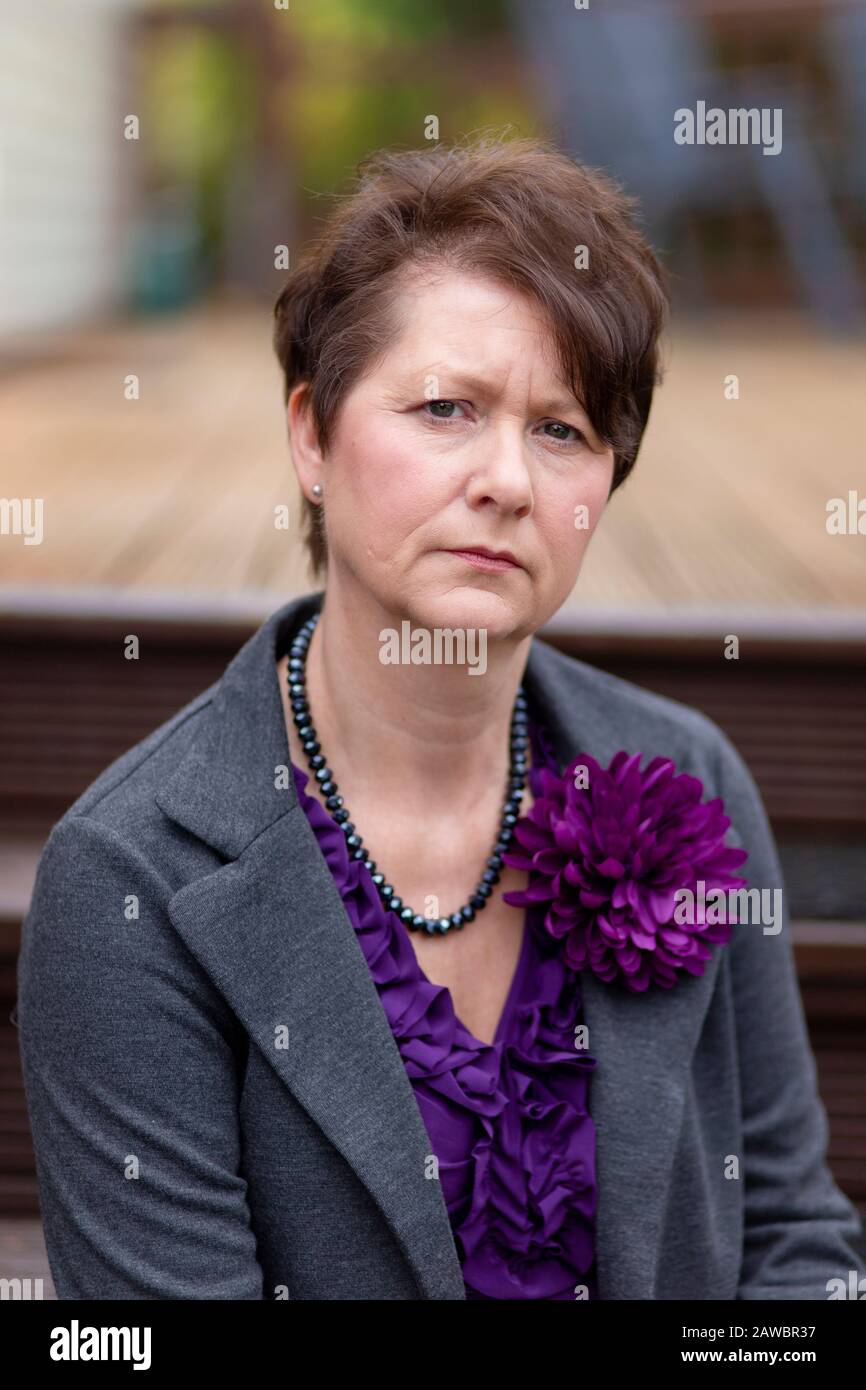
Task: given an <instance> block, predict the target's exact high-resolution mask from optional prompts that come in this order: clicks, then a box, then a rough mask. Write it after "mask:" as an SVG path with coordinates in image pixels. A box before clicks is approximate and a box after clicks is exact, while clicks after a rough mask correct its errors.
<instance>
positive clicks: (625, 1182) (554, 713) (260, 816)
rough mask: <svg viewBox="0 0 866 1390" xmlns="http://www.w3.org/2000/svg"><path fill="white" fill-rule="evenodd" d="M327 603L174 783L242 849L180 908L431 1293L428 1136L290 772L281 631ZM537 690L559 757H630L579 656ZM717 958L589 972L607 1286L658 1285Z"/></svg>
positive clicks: (247, 675) (214, 840) (261, 673)
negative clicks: (613, 975)
mask: <svg viewBox="0 0 866 1390" xmlns="http://www.w3.org/2000/svg"><path fill="white" fill-rule="evenodd" d="M321 600H322V593H321V591H319V592H317V593H314V594H308V595H305V596H304V597H303V598H301V599H298V600H295V601H294V602H292V603H290V604H287V605H286V606H285V607H284V608H282V609H279V610H278V611H277V612H276V613H274V614H273V615H272V616H271V617H270V618H269V619H268V620H267V622H265V623H264V624H263V626H262V627H261V628H259V630H258V632H256V633H255V634H254V636H253V637H252V638H250V640H249V641H248V642H247V643H246V645H245V646H244V647H243V648H242V649H241V651H240V652H239V653H238V655H237V656H236V657H235V659H234V661H233V662H232V663H231V664H230V666H229V667H228V668H227V670H226V673H225V675H224V677H223V678H222V680H221V681H220V682H219V684H218V685H217V686H216V687H214V695H213V700H212V704H211V707H210V709H209V711H208V713H207V715H206V717H205V721H204V723H203V725H202V729H201V733H200V735H199V736H198V737H197V739H196V742H195V743H194V745H193V746H192V747H191V748H190V750H189V752H188V753H187V755H186V757H185V758H184V759H183V760H182V761H181V763H180V765H179V766H178V768H177V770H176V771H175V773H174V774H173V776H172V777H171V778H170V779H169V780H168V781H167V782H166V783H165V784H164V785H163V787H162V788H161V790H160V791H159V793H158V794H157V797H156V799H157V802H158V804H159V805H160V807H161V808H162V810H163V811H164V812H165V813H166V814H167V815H168V816H170V817H171V818H172V819H173V820H174V821H176V822H177V823H178V824H180V825H182V826H184V827H185V828H186V829H188V830H190V831H192V832H193V833H194V834H195V835H197V836H198V837H199V838H200V839H202V840H204V841H205V842H206V843H208V844H209V845H211V846H212V847H214V848H215V849H217V850H218V851H219V852H220V854H221V855H222V856H223V857H225V858H226V859H227V861H228V862H226V863H225V864H224V865H222V866H221V867H220V868H218V869H216V870H215V871H214V872H213V873H211V874H208V875H207V876H206V877H204V878H201V879H197V880H195V881H194V882H192V883H190V884H188V885H187V886H186V887H184V888H182V889H180V891H179V892H177V893H176V894H175V895H174V897H173V898H172V899H171V901H170V903H169V908H168V910H169V915H170V917H171V920H172V922H173V923H174V925H175V927H176V929H177V931H178V932H179V933H180V935H181V936H182V938H183V940H184V941H185V942H186V944H187V946H188V948H189V949H190V951H192V953H193V954H194V955H195V956H196V958H197V959H198V960H199V961H200V963H201V964H202V966H203V967H204V969H205V970H206V971H207V973H208V975H209V977H210V978H211V980H212V981H213V982H214V984H215V985H216V986H217V988H218V989H220V991H221V992H222V993H223V995H224V996H225V998H226V999H227V1000H228V1002H229V1004H230V1006H231V1008H232V1009H233V1011H234V1012H235V1014H236V1015H237V1017H238V1018H239V1019H240V1020H241V1022H242V1023H243V1025H244V1027H245V1028H246V1029H247V1031H248V1032H249V1034H250V1037H251V1038H252V1039H253V1040H254V1041H255V1043H256V1044H257V1046H258V1047H259V1048H260V1049H261V1052H262V1054H263V1055H264V1056H265V1057H266V1058H267V1060H268V1062H269V1063H270V1064H271V1066H272V1067H273V1068H274V1070H275V1072H276V1073H277V1075H278V1076H279V1078H280V1079H281V1081H282V1082H284V1084H285V1085H286V1087H287V1088H288V1089H289V1090H290V1091H291V1093H292V1094H293V1095H294V1096H295V1097H296V1099H297V1100H298V1101H299V1102H300V1104H301V1105H302V1106H303V1107H304V1109H305V1110H306V1111H307V1112H308V1114H309V1115H310V1116H311V1118H312V1119H313V1120H314V1121H315V1122H316V1123H317V1124H318V1125H319V1127H320V1128H321V1130H322V1132H323V1133H324V1134H325V1135H326V1136H327V1138H328V1139H329V1140H330V1142H331V1143H332V1144H333V1145H334V1146H335V1148H336V1149H337V1150H338V1151H339V1152H340V1153H341V1154H342V1155H343V1157H344V1158H345V1160H346V1161H347V1163H349V1164H350V1165H351V1166H352V1168H353V1169H354V1171H355V1172H356V1173H357V1175H358V1177H359V1178H360V1179H361V1181H362V1182H363V1183H364V1184H365V1186H366V1187H367V1189H368V1191H369V1192H370V1194H371V1196H372V1197H373V1199H374V1201H375V1202H376V1203H377V1205H378V1207H379V1209H380V1210H381V1212H382V1214H383V1216H384V1218H385V1219H386V1221H387V1222H388V1224H389V1226H390V1228H391V1230H392V1231H393V1233H394V1236H395V1238H396V1240H397V1242H398V1244H399V1245H400V1248H401V1249H402V1251H403V1254H404V1256H405V1258H406V1260H407V1261H408V1263H409V1265H410V1267H411V1268H412V1270H413V1273H414V1275H415V1278H416V1280H417V1283H418V1286H419V1288H420V1290H421V1291H422V1293H423V1295H424V1296H425V1297H427V1298H445V1299H462V1298H464V1297H465V1293H464V1286H463V1279H462V1274H461V1270H460V1263H459V1259H458V1255H457V1249H456V1246H455V1244H454V1239H453V1235H452V1232H451V1226H450V1222H449V1218H448V1213H447V1209H446V1207H445V1203H444V1199H443V1197H442V1192H441V1188H440V1186H439V1184H438V1183H436V1182H432V1181H429V1180H428V1179H426V1178H425V1177H424V1171H425V1158H426V1156H427V1154H428V1152H429V1148H430V1140H429V1137H428V1135H427V1132H426V1129H425V1127H424V1124H423V1121H422V1119H421V1114H420V1111H419V1109H418V1106H417V1102H416V1101H415V1097H414V1093H413V1091H412V1086H411V1083H410V1082H409V1079H408V1077H407V1075H406V1071H405V1068H404V1066H403V1062H402V1059H401V1057H400V1052H399V1049H398V1047H397V1044H396V1042H395V1040H394V1037H393V1035H392V1033H391V1029H390V1026H389V1024H388V1021H387V1018H386V1015H385V1012H384V1010H383V1009H382V1006H381V1002H380V1000H379V996H378V993H377V991H376V987H375V984H374V982H373V979H372V976H371V974H370V971H369V968H368V966H367V963H366V960H365V959H364V956H363V952H362V951H361V948H360V945H359V943H358V940H357V937H356V935H355V932H354V930H353V928H352V924H351V921H350V920H349V917H348V915H347V913H346V912H345V909H344V907H343V904H342V900H341V898H340V895H339V892H338V890H337V888H336V885H335V884H334V882H333V879H332V878H331V875H330V872H329V870H328V868H327V865H326V863H325V861H324V859H323V857H322V855H321V854H320V852H319V849H318V844H317V842H316V838H315V835H314V834H313V831H312V830H311V828H310V826H309V823H308V821H307V818H306V816H305V814H304V812H303V811H302V809H301V807H300V805H299V803H298V800H297V796H296V795H295V790H294V783H293V780H292V779H291V778H288V785H287V786H286V787H285V788H281V789H278V788H277V786H275V779H276V773H277V770H278V769H279V768H280V767H287V766H288V762H289V751H288V741H287V738H286V732H285V725H284V720H283V712H282V705H281V701H280V694H279V689H278V685H277V678H276V672H275V670H274V660H275V656H276V640H277V636H278V634H279V632H280V631H281V630H282V629H286V630H292V631H293V630H294V629H295V628H296V627H297V626H298V625H299V624H300V623H302V622H303V621H304V620H305V619H306V618H307V617H308V616H309V615H310V614H311V613H312V612H314V611H316V610H317V609H318V607H319V606H320V604H321ZM525 684H526V687H527V689H528V690H529V692H530V693H531V695H532V696H533V697H534V699H535V700H536V702H537V704H538V706H539V709H540V713H541V714H542V716H543V717H544V719H545V722H546V724H547V727H548V728H549V730H550V733H551V736H552V738H553V742H554V746H555V749H556V752H557V756H558V758H559V760H560V770H562V768H563V767H564V766H565V765H566V763H568V762H569V761H570V760H571V759H572V758H573V757H575V756H576V755H577V754H578V753H580V752H588V753H592V754H593V756H595V757H597V758H598V759H599V760H600V761H604V762H606V761H608V760H609V758H610V757H611V756H612V755H613V753H614V752H616V750H617V747H618V746H619V744H618V742H617V740H616V730H615V728H614V727H613V725H612V720H611V717H610V715H609V713H607V711H606V710H605V708H604V707H603V706H598V707H595V708H593V707H591V705H590V703H589V701H588V700H586V699H585V698H584V696H585V694H586V692H585V690H584V689H583V682H582V680H581V676H580V668H579V667H575V666H574V665H573V664H572V663H571V662H570V661H568V660H566V659H565V658H563V657H562V656H561V655H560V654H559V653H558V652H556V651H554V650H553V649H552V648H550V647H549V646H547V645H545V644H543V643H541V642H538V641H534V642H533V643H532V644H531V647H530V654H529V659H528V662H527V667H526V673H525ZM644 751H646V752H650V751H662V750H644ZM717 968H718V953H716V954H715V955H714V958H713V961H712V962H711V964H710V965H709V966H708V968H707V970H706V972H705V974H704V975H703V976H700V977H697V978H691V977H689V978H688V979H686V980H683V981H682V982H681V983H679V984H678V985H677V987H676V988H675V989H673V990H671V991H658V990H657V991H648V992H647V993H646V994H645V995H643V996H640V995H637V996H632V995H627V994H626V993H625V992H623V991H621V990H619V989H616V988H611V987H609V986H607V985H605V984H603V983H602V982H600V981H599V980H597V979H596V977H595V976H594V975H592V974H591V973H589V972H584V974H583V975H582V977H581V978H582V983H583V992H584V1016H585V1021H586V1022H587V1024H588V1026H589V1035H590V1042H589V1047H590V1051H591V1052H592V1054H593V1056H595V1057H596V1058H597V1059H598V1065H597V1067H596V1069H595V1071H594V1073H593V1077H592V1081H591V1086H590V1113H591V1115H592V1118H593V1121H594V1124H595V1127H596V1134H597V1172H598V1183H599V1203H598V1211H597V1217H596V1252H597V1271H598V1290H599V1295H600V1297H601V1298H603V1299H641V1298H644V1299H651V1298H653V1297H654V1289H655V1277H656V1254H657V1248H658V1243H659V1233H660V1226H661V1221H662V1218H663V1216H664V1210H665V1204H666V1199H667V1191H668V1183H669V1179H670V1170H671V1163H672V1159H673V1155H674V1150H675V1145H676V1142H677V1138H678V1134H679V1130H680V1125H681V1121H682V1113H683V1105H684V1100H685V1091H686V1085H687V1080H688V1074H689V1066H690V1059H691V1054H692V1052H693V1050H694V1047H695V1044H696V1042H697V1038H698V1036H699V1033H700V1027H701V1023H702V1020H703V1016H704V1012H705V1010H706V1007H707V1005H708V1002H709V999H710V997H711V994H712V989H713V985H714V981H715V972H716V969H717ZM283 1044H285V1045H283ZM636 1189H637V1191H638V1194H639V1196H638V1198H637V1199H636V1195H635V1194H636Z"/></svg>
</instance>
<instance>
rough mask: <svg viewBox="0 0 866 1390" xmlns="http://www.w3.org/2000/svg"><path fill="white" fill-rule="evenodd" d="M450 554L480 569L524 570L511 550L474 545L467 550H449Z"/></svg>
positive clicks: (455, 548) (456, 548)
mask: <svg viewBox="0 0 866 1390" xmlns="http://www.w3.org/2000/svg"><path fill="white" fill-rule="evenodd" d="M448 554H449V555H457V556H459V557H460V558H462V559H465V560H467V561H468V562H469V563H470V564H474V565H475V566H476V568H479V569H487V570H490V571H498V570H510V569H521V568H522V566H521V564H520V561H519V560H518V559H517V558H516V557H515V556H514V555H513V554H512V552H511V551H510V550H491V549H489V548H488V547H487V546H486V545H472V546H467V547H466V548H465V549H462V548H458V547H454V548H452V549H449V551H448Z"/></svg>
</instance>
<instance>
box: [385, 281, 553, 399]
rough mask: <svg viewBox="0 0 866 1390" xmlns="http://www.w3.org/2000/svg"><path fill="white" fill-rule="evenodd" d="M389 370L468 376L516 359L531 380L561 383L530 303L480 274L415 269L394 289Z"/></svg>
mask: <svg viewBox="0 0 866 1390" xmlns="http://www.w3.org/2000/svg"><path fill="white" fill-rule="evenodd" d="M395 317H396V320H397V333H396V336H395V338H394V340H393V341H392V343H391V344H390V346H389V350H388V353H387V356H388V358H389V359H390V362H391V366H392V367H394V366H396V367H397V369H398V370H404V371H407V370H408V371H411V370H413V369H417V367H418V366H419V365H423V366H428V365H430V366H434V365H435V364H436V362H440V363H442V364H444V363H446V362H447V363H448V364H453V365H455V366H463V367H466V368H467V369H472V370H473V371H474V372H475V373H476V374H477V373H478V372H479V371H480V370H481V369H483V368H484V366H485V364H486V365H488V366H490V367H493V366H498V365H500V364H501V363H502V362H503V361H510V362H513V361H514V360H515V359H517V360H518V361H519V362H520V363H522V364H523V365H524V366H526V365H527V364H528V362H529V361H531V363H532V366H533V369H534V375H538V376H539V377H541V376H542V375H543V376H545V377H549V378H556V379H557V380H559V375H560V366H559V360H558V356H557V351H556V344H555V341H554V337H553V329H552V325H551V323H550V320H549V319H548V317H547V316H546V314H545V313H544V311H543V309H542V308H541V306H540V305H539V304H537V303H536V302H535V301H534V300H533V299H532V298H531V297H530V296H529V295H527V294H524V293H523V292H522V291H520V290H519V289H518V288H516V287H511V286H507V285H502V284H500V283H499V282H498V281H496V280H495V279H493V278H491V277H488V276H486V275H482V274H475V273H472V272H468V271H461V270H456V269H451V268H449V267H437V268H436V269H435V270H434V269H428V270H422V269H421V268H419V267H413V268H411V270H410V271H408V272H407V273H406V275H405V277H404V278H403V279H402V280H401V281H400V282H399V285H398V289H397V293H396V299H395Z"/></svg>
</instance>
